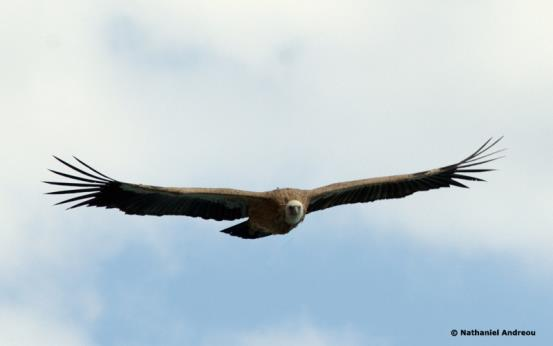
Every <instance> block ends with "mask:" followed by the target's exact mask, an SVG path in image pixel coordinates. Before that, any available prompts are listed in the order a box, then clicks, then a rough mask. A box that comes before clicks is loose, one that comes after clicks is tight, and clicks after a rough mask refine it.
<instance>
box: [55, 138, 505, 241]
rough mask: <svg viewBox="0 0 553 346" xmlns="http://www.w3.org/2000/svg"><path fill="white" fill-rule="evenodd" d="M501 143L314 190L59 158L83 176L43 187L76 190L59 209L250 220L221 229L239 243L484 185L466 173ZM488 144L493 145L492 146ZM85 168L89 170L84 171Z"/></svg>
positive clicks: (488, 158)
mask: <svg viewBox="0 0 553 346" xmlns="http://www.w3.org/2000/svg"><path fill="white" fill-rule="evenodd" d="M500 140H501V138H499V139H497V140H496V141H494V142H491V138H490V139H488V140H487V141H486V143H484V145H482V146H481V147H480V148H479V149H478V150H477V151H476V152H474V153H473V154H472V155H470V156H469V157H467V158H466V159H464V160H462V161H460V162H458V163H456V164H453V165H449V166H444V167H441V168H437V169H432V170H428V171H423V172H419V173H413V174H405V175H395V176H387V177H379V178H370V179H362V180H354V181H348V182H341V183H336V184H331V185H326V186H322V187H319V188H316V189H312V190H300V189H276V190H273V191H267V192H250V191H243V190H234V189H224V188H172V187H160V186H150V185H141V184H130V183H125V182H121V181H118V180H115V179H112V178H110V177H108V176H106V175H104V174H102V173H100V172H98V171H96V170H95V169H93V168H92V167H90V166H88V165H87V164H85V163H84V162H82V161H81V160H79V159H77V158H75V159H76V160H77V161H78V162H79V163H80V164H82V165H83V166H84V167H83V168H78V167H75V166H74V165H71V164H69V163H67V162H65V161H63V160H61V159H59V158H57V157H55V156H54V157H55V158H56V159H57V160H58V161H60V162H61V163H63V164H64V165H66V166H67V167H69V168H71V169H73V170H74V171H76V172H78V173H80V174H82V175H83V176H76V175H70V174H67V173H62V172H58V171H54V170H51V172H53V173H55V174H58V175H60V176H63V177H66V178H69V179H72V180H71V181H70V182H54V181H45V183H48V184H53V185H61V186H69V187H77V189H70V190H61V191H54V192H49V194H77V196H75V197H72V198H70V199H67V200H64V201H61V202H59V203H57V204H63V203H70V202H77V203H76V204H75V205H73V206H71V207H70V208H68V209H72V208H76V207H79V206H96V207H105V208H117V209H120V210H122V211H123V212H125V213H126V214H134V215H157V216H161V215H185V216H192V217H201V218H204V219H214V220H236V219H241V218H246V217H247V218H248V220H246V221H244V222H242V223H239V224H236V225H234V226H232V227H230V228H227V229H224V230H222V232H225V233H228V234H230V235H233V236H238V237H241V238H249V239H254V238H260V237H265V236H268V235H273V234H285V233H288V232H290V230H292V229H293V228H294V227H296V226H297V225H298V224H299V223H300V222H301V221H303V219H304V217H305V215H306V214H307V213H311V212H314V211H318V210H322V209H326V208H330V207H334V206H337V205H341V204H351V203H364V202H372V201H376V200H379V199H389V198H401V197H405V196H408V195H410V194H412V193H415V192H417V191H426V190H430V189H438V188H441V187H449V186H452V185H453V186H458V187H464V188H466V187H467V186H465V185H463V184H462V183H460V182H459V181H458V180H473V181H483V180H482V179H480V178H476V177H473V176H469V175H466V174H471V173H481V172H487V171H491V170H492V169H484V168H475V167H476V166H480V165H481V164H484V163H486V162H490V161H494V160H497V159H499V158H501V157H497V156H494V155H496V154H497V153H499V152H501V151H503V150H497V151H494V152H491V153H487V152H488V151H489V149H490V148H492V147H493V146H495V145H496V144H497V142H499V141H500ZM490 142H491V144H490ZM85 169H87V170H85Z"/></svg>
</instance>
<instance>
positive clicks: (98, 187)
mask: <svg viewBox="0 0 553 346" xmlns="http://www.w3.org/2000/svg"><path fill="white" fill-rule="evenodd" d="M54 158H55V159H56V160H58V161H59V162H61V163H63V164H64V165H66V166H67V167H69V168H71V169H72V170H74V171H75V172H77V173H79V174H81V176H77V175H72V174H67V173H62V172H58V171H54V170H50V171H51V172H53V173H55V174H57V175H60V176H62V177H65V178H69V179H71V180H70V181H68V182H58V181H45V183H47V184H52V185H59V186H64V187H69V189H68V190H60V191H54V192H48V194H53V195H60V194H69V195H72V197H71V198H69V199H66V200H63V201H61V202H59V203H57V204H64V203H70V202H75V203H76V204H74V205H72V206H70V207H69V208H68V209H72V208H76V207H80V206H89V207H105V208H117V209H120V210H122V211H124V212H125V213H126V214H134V215H157V216H161V215H186V216H192V217H201V218H204V219H214V220H235V219H240V218H244V217H247V216H248V205H249V203H250V202H251V201H252V200H255V199H262V198H264V194H263V193H260V192H249V191H242V190H234V189H210V188H174V187H160V186H150V185H141V184H129V183H124V182H121V181H118V180H115V179H112V178H110V177H108V176H106V175H104V174H102V173H100V172H98V171H97V170H95V169H94V168H92V167H90V166H89V165H87V164H85V163H84V162H82V161H81V160H79V159H77V158H76V157H75V160H77V161H78V162H79V163H80V164H82V165H83V167H82V168H78V167H76V166H74V165H71V164H69V163H67V162H65V161H63V160H61V159H59V158H57V157H55V156H54ZM72 173H73V172H72ZM73 174H74V173H73Z"/></svg>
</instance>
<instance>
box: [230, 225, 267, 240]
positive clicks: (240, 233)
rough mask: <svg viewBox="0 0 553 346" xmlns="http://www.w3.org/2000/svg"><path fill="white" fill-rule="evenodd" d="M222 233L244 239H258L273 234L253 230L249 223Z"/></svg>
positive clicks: (232, 227)
mask: <svg viewBox="0 0 553 346" xmlns="http://www.w3.org/2000/svg"><path fill="white" fill-rule="evenodd" d="M221 232H223V233H226V234H230V235H232V236H235V237H240V238H244V239H257V238H263V237H266V236H269V235H271V233H267V232H262V231H259V230H256V229H253V228H251V227H250V222H249V221H244V222H241V223H238V224H236V225H234V226H231V227H229V228H225V229H224V230H222V231H221Z"/></svg>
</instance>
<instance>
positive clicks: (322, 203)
mask: <svg viewBox="0 0 553 346" xmlns="http://www.w3.org/2000/svg"><path fill="white" fill-rule="evenodd" d="M501 138H503V137H500V138H499V139H497V140H495V141H493V142H492V138H490V139H488V140H487V141H486V143H484V145H482V146H481V147H480V148H478V150H476V151H475V152H474V153H473V154H472V155H470V156H469V157H467V158H466V159H464V160H462V161H461V162H458V163H456V164H453V165H449V166H445V167H441V168H436V169H431V170H428V171H424V172H419V173H414V174H404V175H394V176H388V177H379V178H371V179H361V180H355V181H348V182H343V183H337V184H331V185H326V186H323V187H319V188H317V189H313V190H310V191H309V197H310V203H309V206H308V208H307V212H308V213H310V212H314V211H317V210H322V209H326V208H330V207H334V206H337V205H341V204H350V203H364V202H372V201H376V200H379V199H389V198H402V197H405V196H408V195H410V194H412V193H415V192H418V191H426V190H432V189H439V188H441V187H450V186H452V185H453V186H458V187H463V188H467V186H465V185H464V184H462V183H460V182H459V181H458V180H474V181H484V180H483V179H480V178H476V177H473V176H470V175H467V174H471V173H481V172H488V171H493V169H485V168H479V166H480V165H482V164H484V163H487V162H490V161H494V160H497V159H500V158H502V157H503V156H500V157H497V156H494V155H497V154H498V153H500V152H502V151H504V150H505V149H501V150H497V151H493V152H491V153H487V152H488V151H489V150H490V148H492V147H493V146H495V145H496V144H497V142H499V141H500V140H501ZM490 142H491V144H490Z"/></svg>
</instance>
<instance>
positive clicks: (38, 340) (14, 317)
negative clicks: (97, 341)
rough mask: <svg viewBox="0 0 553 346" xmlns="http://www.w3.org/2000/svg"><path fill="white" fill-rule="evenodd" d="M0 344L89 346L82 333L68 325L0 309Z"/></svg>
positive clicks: (24, 313) (46, 317)
mask: <svg viewBox="0 0 553 346" xmlns="http://www.w3.org/2000/svg"><path fill="white" fill-rule="evenodd" d="M0 326H1V328H2V333H0V344H2V345H5V346H33V345H45V346H46V345H54V346H55V345H66V346H73V345H74V346H86V345H92V343H91V342H90V340H88V338H87V337H86V335H85V333H83V332H82V331H81V330H79V329H78V328H77V327H74V326H72V324H71V323H70V322H69V321H57V320H54V319H53V318H52V316H49V315H40V314H38V313H37V312H36V311H28V310H26V309H21V308H13V307H7V306H2V309H0Z"/></svg>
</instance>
